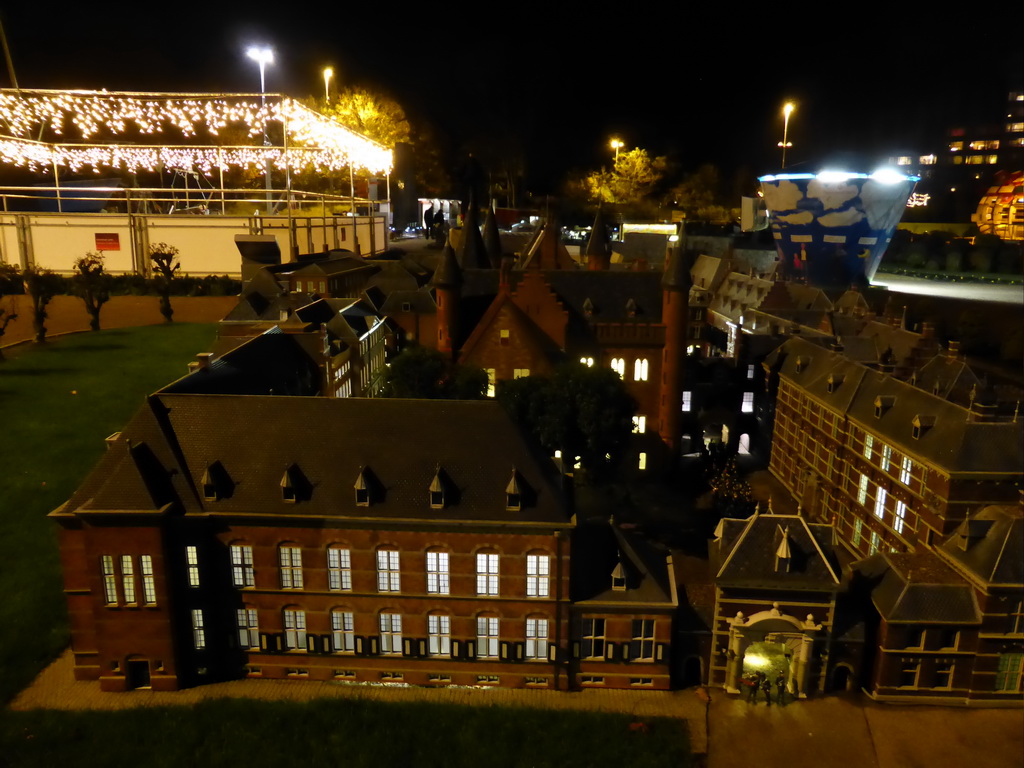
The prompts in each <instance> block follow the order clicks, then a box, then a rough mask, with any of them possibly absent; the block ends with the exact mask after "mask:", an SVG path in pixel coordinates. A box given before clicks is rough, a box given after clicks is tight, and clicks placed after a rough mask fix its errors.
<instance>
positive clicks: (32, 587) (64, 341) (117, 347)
mask: <svg viewBox="0 0 1024 768" xmlns="http://www.w3.org/2000/svg"><path fill="white" fill-rule="evenodd" d="M215 334H216V326H215V325H190V324H177V323H175V324H174V325H169V326H149V327H143V328H122V329H117V330H110V331H100V332H97V333H83V334H75V335H72V336H67V337H63V338H61V339H59V340H54V341H50V342H48V343H47V344H45V345H43V346H41V347H33V348H29V349H23V350H20V351H19V354H18V355H17V356H16V357H15V358H13V359H10V360H6V361H4V362H0V425H2V434H3V439H2V440H0V467H2V468H3V470H2V474H0V594H2V595H3V596H4V599H3V600H0V627H3V631H0V703H3V702H6V701H8V700H9V699H10V698H11V697H12V696H13V695H14V694H15V693H17V691H18V690H19V689H21V688H22V687H24V686H25V685H26V684H27V683H28V682H29V681H30V680H31V679H32V678H33V677H34V676H35V675H36V673H37V672H39V670H40V669H42V668H43V666H45V665H46V664H47V663H48V662H49V661H50V660H51V659H53V658H54V657H55V656H56V655H57V654H58V653H59V652H60V651H61V649H62V648H64V647H65V646H66V645H67V642H68V631H67V620H66V617H65V606H64V598H63V595H62V594H61V589H62V586H61V576H60V566H59V563H58V558H57V548H56V530H55V526H54V525H53V523H51V522H50V521H49V520H48V519H47V518H46V515H47V513H48V512H50V511H51V510H52V509H54V508H55V507H57V506H59V505H60V504H61V503H63V502H64V501H65V500H66V499H67V497H68V496H69V495H70V494H71V492H72V491H73V490H74V489H75V487H76V486H77V485H78V483H79V482H81V480H82V478H83V477H84V476H85V475H86V473H88V471H89V470H90V469H91V468H92V466H93V465H94V464H95V463H96V461H97V459H98V458H99V456H100V454H101V453H102V452H103V450H104V443H103V438H105V437H106V436H107V435H109V434H110V433H111V432H116V431H117V430H118V429H120V428H121V427H122V426H124V424H125V423H126V422H127V421H128V419H129V418H130V417H131V415H132V414H133V413H134V412H135V410H136V409H137V408H138V407H139V406H140V405H142V403H143V401H144V398H145V396H146V395H147V394H149V393H151V392H153V391H154V390H156V389H158V388H159V387H161V386H163V385H164V384H166V383H168V382H169V381H172V380H173V379H176V378H178V377H180V376H181V375H182V374H184V373H185V372H186V364H187V363H188V361H189V360H190V359H192V358H193V357H194V356H195V354H196V353H197V352H201V351H204V350H206V349H208V348H209V346H210V344H211V342H212V340H213V338H214V335H215ZM0 763H2V761H0Z"/></svg>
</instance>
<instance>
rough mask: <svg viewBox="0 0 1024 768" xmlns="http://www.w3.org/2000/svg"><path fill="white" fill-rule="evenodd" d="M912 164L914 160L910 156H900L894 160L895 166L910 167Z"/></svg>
mask: <svg viewBox="0 0 1024 768" xmlns="http://www.w3.org/2000/svg"><path fill="white" fill-rule="evenodd" d="M912 162H914V158H912V157H911V156H910V155H900V156H899V157H897V158H896V165H910V164H911V163H912Z"/></svg>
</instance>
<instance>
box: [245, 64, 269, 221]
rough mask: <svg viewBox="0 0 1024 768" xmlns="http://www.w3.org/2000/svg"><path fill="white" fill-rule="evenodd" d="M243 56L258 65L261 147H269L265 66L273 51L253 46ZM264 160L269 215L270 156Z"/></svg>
mask: <svg viewBox="0 0 1024 768" xmlns="http://www.w3.org/2000/svg"><path fill="white" fill-rule="evenodd" d="M245 54H246V56H248V57H249V58H250V59H252V60H253V61H255V62H256V63H257V64H259V65H260V108H261V111H262V112H263V146H264V147H266V146H269V141H268V139H267V115H266V107H267V81H266V66H267V64H273V63H274V51H273V50H271V49H270V48H267V47H266V46H264V47H262V48H261V47H259V46H255V45H254V46H252V47H250V48H249V50H247V51H246V52H245ZM265 160H266V170H265V176H266V187H267V213H268V214H270V213H271V211H272V210H273V203H272V199H273V193H272V192H271V189H272V187H271V184H270V156H269V155H266V157H265Z"/></svg>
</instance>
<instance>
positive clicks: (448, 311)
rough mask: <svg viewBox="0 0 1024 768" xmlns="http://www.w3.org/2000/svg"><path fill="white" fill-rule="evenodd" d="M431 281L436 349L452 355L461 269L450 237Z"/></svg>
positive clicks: (457, 326) (460, 289)
mask: <svg viewBox="0 0 1024 768" xmlns="http://www.w3.org/2000/svg"><path fill="white" fill-rule="evenodd" d="M474 228H475V227H474ZM431 282H432V284H433V286H434V294H435V297H436V301H437V349H438V351H439V352H443V353H444V354H446V355H453V354H454V352H455V348H456V343H457V340H458V334H459V299H460V298H461V295H462V269H461V268H460V267H459V261H458V259H456V258H455V249H454V248H452V241H451V237H449V238H448V240H447V241H446V242H445V244H444V250H443V251H442V252H441V260H440V262H439V263H438V265H437V271H436V272H434V277H433V280H432V281H431Z"/></svg>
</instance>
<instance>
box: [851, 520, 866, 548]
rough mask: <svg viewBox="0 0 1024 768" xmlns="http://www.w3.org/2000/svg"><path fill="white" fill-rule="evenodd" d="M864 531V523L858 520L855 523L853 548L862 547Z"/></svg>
mask: <svg viewBox="0 0 1024 768" xmlns="http://www.w3.org/2000/svg"><path fill="white" fill-rule="evenodd" d="M863 530H864V521H863V520H860V519H857V520H854V521H853V546H855V547H859V546H860V537H861V533H862V531H863Z"/></svg>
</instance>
